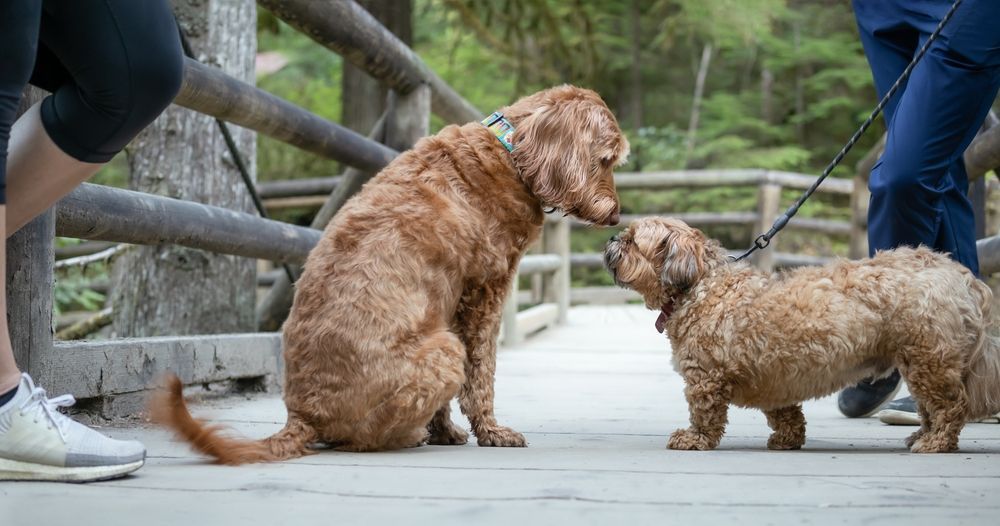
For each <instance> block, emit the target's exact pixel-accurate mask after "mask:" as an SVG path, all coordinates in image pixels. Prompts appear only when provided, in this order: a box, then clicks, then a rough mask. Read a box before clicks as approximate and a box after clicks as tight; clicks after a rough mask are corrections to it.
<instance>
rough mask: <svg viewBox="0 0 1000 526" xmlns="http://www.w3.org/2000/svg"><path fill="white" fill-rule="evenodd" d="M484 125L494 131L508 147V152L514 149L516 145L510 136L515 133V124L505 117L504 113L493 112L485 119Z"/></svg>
mask: <svg viewBox="0 0 1000 526" xmlns="http://www.w3.org/2000/svg"><path fill="white" fill-rule="evenodd" d="M483 126H486V127H487V128H489V130H490V131H491V132H493V135H495V136H496V138H497V140H499V141H500V144H502V145H503V147H504V148H507V151H508V152H512V151H514V145H513V144H512V143H511V142H510V138H511V137H512V136H513V135H514V125H513V124H511V123H510V121H509V120H507V119H505V118H504V116H503V113H500V112H499V111H495V112H493V114H492V115H490V116H489V117H486V118H485V119H483Z"/></svg>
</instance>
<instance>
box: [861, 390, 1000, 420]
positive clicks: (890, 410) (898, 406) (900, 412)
mask: <svg viewBox="0 0 1000 526" xmlns="http://www.w3.org/2000/svg"><path fill="white" fill-rule="evenodd" d="M878 419H879V420H881V421H882V422H883V423H885V424H890V425H894V426H919V425H920V414H919V413H917V402H916V401H915V400H914V399H913V397H912V396H907V397H905V398H900V399H899V400H893V401H892V402H890V403H889V405H887V406H885V407H884V408H883V409H882V410H881V411H879V412H878ZM970 422H977V423H980V424H1000V414H997V415H993V416H988V417H986V418H981V419H979V420H970Z"/></svg>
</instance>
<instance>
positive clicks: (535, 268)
mask: <svg viewBox="0 0 1000 526" xmlns="http://www.w3.org/2000/svg"><path fill="white" fill-rule="evenodd" d="M561 266H562V258H560V257H559V256H558V255H557V254H529V255H527V256H524V257H522V258H521V263H520V264H519V265H518V267H517V273H518V274H521V275H528V274H537V273H539V272H555V271H557V270H559V269H560V267H561Z"/></svg>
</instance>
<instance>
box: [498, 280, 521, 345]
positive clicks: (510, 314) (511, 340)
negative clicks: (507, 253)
mask: <svg viewBox="0 0 1000 526" xmlns="http://www.w3.org/2000/svg"><path fill="white" fill-rule="evenodd" d="M519 278H520V276H519V275H518V274H517V273H515V274H514V279H513V280H512V281H511V284H510V292H509V293H508V296H507V301H505V302H504V304H503V333H502V337H503V343H504V345H517V344H519V343H521V333H520V332H519V331H518V330H517V289H518V281H519Z"/></svg>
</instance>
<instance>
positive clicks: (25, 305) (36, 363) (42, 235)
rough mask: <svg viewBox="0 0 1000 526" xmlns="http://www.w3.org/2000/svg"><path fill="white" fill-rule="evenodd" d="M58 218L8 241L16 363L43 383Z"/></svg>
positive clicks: (27, 102)
mask: <svg viewBox="0 0 1000 526" xmlns="http://www.w3.org/2000/svg"><path fill="white" fill-rule="evenodd" d="M43 95H44V93H43V92H42V91H41V90H38V89H35V88H28V89H26V90H25V92H24V96H23V97H22V99H21V106H20V108H19V110H18V115H20V114H21V113H24V112H25V111H27V109H28V108H30V107H31V105H32V104H34V103H35V102H38V101H40V100H41V99H42V98H43ZM55 217H56V215H55V212H54V211H53V210H51V209H50V210H47V211H46V212H44V213H43V214H42V215H40V216H38V217H36V218H35V219H34V220H32V221H31V222H30V223H28V224H27V225H25V226H24V227H22V228H21V229H20V230H18V231H17V232H16V233H15V234H14V235H13V236H11V237H10V238H9V239H7V261H6V263H7V275H6V276H5V279H6V280H7V326H8V330H9V331H10V343H11V345H12V346H13V348H14V361H15V362H16V363H17V366H18V367H19V368H20V369H21V370H22V371H25V372H27V373H28V374H30V375H32V376H33V377H34V378H35V381H36V382H40V383H44V380H43V378H44V377H45V371H44V370H41V365H42V363H43V360H44V355H45V354H48V353H50V352H51V351H52V286H53V274H52V264H53V262H54V261H55V248H54V239H55V232H56V220H55ZM50 388H51V389H56V390H58V389H59V387H58V386H50Z"/></svg>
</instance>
